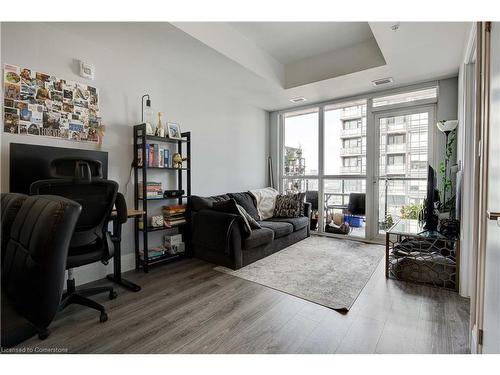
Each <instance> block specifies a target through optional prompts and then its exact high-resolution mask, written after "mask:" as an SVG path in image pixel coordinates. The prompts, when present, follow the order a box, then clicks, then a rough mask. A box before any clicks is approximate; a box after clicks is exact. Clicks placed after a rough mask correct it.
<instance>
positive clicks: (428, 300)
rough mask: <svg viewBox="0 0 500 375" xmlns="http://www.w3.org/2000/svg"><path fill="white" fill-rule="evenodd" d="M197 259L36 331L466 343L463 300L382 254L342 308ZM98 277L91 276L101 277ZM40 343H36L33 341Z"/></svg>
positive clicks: (372, 349) (120, 340) (224, 347)
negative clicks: (389, 274)
mask: <svg viewBox="0 0 500 375" xmlns="http://www.w3.org/2000/svg"><path fill="white" fill-rule="evenodd" d="M213 267H214V265H212V264H209V263H206V262H204V261H201V260H198V259H184V260H182V261H179V262H176V263H171V264H165V265H161V266H157V267H155V268H152V269H151V270H150V272H149V273H148V274H144V273H142V272H136V271H130V272H128V273H126V274H125V276H126V277H127V278H128V279H130V280H132V281H134V282H136V283H138V284H139V285H141V286H142V291H140V292H138V293H133V292H130V291H128V290H125V289H122V288H119V287H117V288H116V290H117V291H118V298H117V299H114V300H108V298H107V294H105V293H104V294H102V295H98V296H95V297H92V298H94V299H95V300H97V301H98V302H100V303H104V304H105V306H106V309H107V312H108V315H109V320H108V321H107V322H105V323H99V313H98V312H96V311H95V310H91V309H89V308H84V307H81V306H70V307H69V308H67V309H66V310H64V311H63V312H61V313H59V314H58V316H57V317H56V319H55V321H54V322H53V323H52V325H51V326H50V330H51V334H50V336H49V337H48V338H47V339H46V340H44V341H40V340H39V339H38V337H34V338H31V339H29V340H28V341H26V342H24V343H23V344H21V345H20V347H31V348H35V347H36V348H58V350H61V349H62V350H63V351H67V352H68V353H468V352H469V344H468V330H469V301H468V300H467V299H464V298H461V297H460V296H459V295H458V294H457V293H454V292H451V291H446V290H440V289H435V288H431V287H426V286H419V285H415V284H410V283H405V282H399V281H395V280H386V279H385V277H384V261H383V260H382V261H381V262H380V264H379V265H378V267H377V269H376V271H375V272H374V274H373V276H372V277H371V279H370V281H369V282H368V284H367V285H366V287H365V288H364V289H363V291H362V293H361V294H360V296H359V297H358V299H357V300H356V302H355V303H354V305H353V307H352V309H351V310H350V311H349V312H348V313H347V314H345V315H343V314H340V313H338V312H337V311H335V310H330V309H328V308H326V307H323V306H320V305H316V304H314V303H311V302H308V301H305V300H302V299H300V298H297V297H294V296H291V295H288V294H285V293H282V292H279V291H277V290H273V289H270V288H267V287H265V286H262V285H259V284H256V283H252V282H250V281H247V280H243V279H240V278H237V277H234V276H231V275H227V274H224V273H220V272H217V271H214V270H213ZM108 283H109V282H108V281H106V280H102V281H98V282H95V283H92V285H99V284H108ZM38 350H39V349H38Z"/></svg>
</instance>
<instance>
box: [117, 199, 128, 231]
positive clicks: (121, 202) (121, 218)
mask: <svg viewBox="0 0 500 375" xmlns="http://www.w3.org/2000/svg"><path fill="white" fill-rule="evenodd" d="M115 207H116V221H117V222H118V223H119V224H124V223H126V222H127V202H126V201H125V197H124V196H123V194H122V193H117V194H116V200H115Z"/></svg>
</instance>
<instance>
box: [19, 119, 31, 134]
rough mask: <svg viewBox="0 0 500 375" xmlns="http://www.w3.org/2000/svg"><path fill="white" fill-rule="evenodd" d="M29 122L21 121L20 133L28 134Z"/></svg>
mask: <svg viewBox="0 0 500 375" xmlns="http://www.w3.org/2000/svg"><path fill="white" fill-rule="evenodd" d="M29 124H30V123H29V122H26V121H19V134H23V135H26V134H28V126H29Z"/></svg>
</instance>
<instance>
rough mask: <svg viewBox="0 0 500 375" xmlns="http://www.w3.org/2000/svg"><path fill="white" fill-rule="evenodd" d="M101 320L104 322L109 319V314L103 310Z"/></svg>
mask: <svg viewBox="0 0 500 375" xmlns="http://www.w3.org/2000/svg"><path fill="white" fill-rule="evenodd" d="M99 321H100V322H101V323H104V322H106V321H108V314H106V313H105V312H102V313H101V316H100V317H99Z"/></svg>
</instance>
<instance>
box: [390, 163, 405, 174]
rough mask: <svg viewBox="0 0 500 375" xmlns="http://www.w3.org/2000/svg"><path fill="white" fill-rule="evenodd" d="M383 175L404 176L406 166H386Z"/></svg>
mask: <svg viewBox="0 0 500 375" xmlns="http://www.w3.org/2000/svg"><path fill="white" fill-rule="evenodd" d="M385 173H387V174H405V173H406V166H405V165H404V164H392V165H386V167H385Z"/></svg>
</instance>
